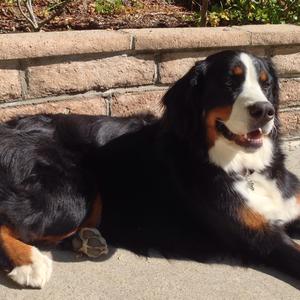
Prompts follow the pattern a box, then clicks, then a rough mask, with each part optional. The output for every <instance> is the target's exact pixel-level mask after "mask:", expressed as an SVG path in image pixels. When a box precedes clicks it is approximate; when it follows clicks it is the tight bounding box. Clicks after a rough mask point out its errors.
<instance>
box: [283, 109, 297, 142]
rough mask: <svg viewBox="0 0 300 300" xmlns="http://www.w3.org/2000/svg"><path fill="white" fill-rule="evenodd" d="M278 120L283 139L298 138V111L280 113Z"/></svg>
mask: <svg viewBox="0 0 300 300" xmlns="http://www.w3.org/2000/svg"><path fill="white" fill-rule="evenodd" d="M279 118H280V120H281V125H282V128H281V132H282V134H283V135H284V136H285V137H300V110H291V111H282V112H280V113H279Z"/></svg>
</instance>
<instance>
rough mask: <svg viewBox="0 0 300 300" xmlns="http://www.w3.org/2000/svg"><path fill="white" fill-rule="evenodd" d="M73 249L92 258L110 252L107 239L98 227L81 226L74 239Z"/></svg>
mask: <svg viewBox="0 0 300 300" xmlns="http://www.w3.org/2000/svg"><path fill="white" fill-rule="evenodd" d="M72 245H73V249H74V250H75V251H76V252H80V253H83V254H85V255H87V256H88V257H91V258H97V257H99V256H101V255H104V254H107V253H108V248H107V244H106V241H105V239H104V238H103V237H102V235H101V234H100V232H99V230H98V229H96V228H89V227H84V228H81V229H80V230H79V231H78V233H77V234H76V235H75V237H74V238H73V240H72Z"/></svg>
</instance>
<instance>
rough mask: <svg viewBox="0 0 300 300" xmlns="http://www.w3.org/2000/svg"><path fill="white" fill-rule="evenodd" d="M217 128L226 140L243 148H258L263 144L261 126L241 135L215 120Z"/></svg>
mask: <svg viewBox="0 0 300 300" xmlns="http://www.w3.org/2000/svg"><path fill="white" fill-rule="evenodd" d="M216 126H217V130H218V131H219V132H220V133H221V134H222V135H223V136H224V137H225V138H226V139H228V140H230V141H233V142H235V143H236V144H237V145H239V146H242V147H245V148H259V147H261V146H262V144H263V132H262V129H261V128H258V129H256V130H253V131H251V132H248V133H246V134H243V135H239V134H235V133H233V132H231V131H230V130H229V129H228V128H227V127H226V126H225V125H224V123H223V122H221V121H217V124H216Z"/></svg>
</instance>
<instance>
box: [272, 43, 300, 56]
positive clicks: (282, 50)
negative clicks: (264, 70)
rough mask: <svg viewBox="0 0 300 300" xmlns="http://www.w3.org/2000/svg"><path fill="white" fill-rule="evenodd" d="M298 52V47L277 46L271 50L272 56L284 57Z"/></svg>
mask: <svg viewBox="0 0 300 300" xmlns="http://www.w3.org/2000/svg"><path fill="white" fill-rule="evenodd" d="M298 52H300V46H299V45H288V46H286V45H284V46H282V47H281V46H280V45H279V46H278V47H275V48H273V50H272V55H285V54H295V53H298Z"/></svg>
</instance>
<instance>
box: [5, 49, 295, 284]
mask: <svg viewBox="0 0 300 300" xmlns="http://www.w3.org/2000/svg"><path fill="white" fill-rule="evenodd" d="M278 93H279V90H278V79H277V76H276V72H275V70H274V67H273V66H272V63H271V61H270V60H269V59H265V58H259V57H256V56H254V55H251V54H248V53H245V52H240V51H222V52H219V53H217V54H214V55H211V56H209V57H207V59H205V60H203V61H200V62H198V63H196V64H195V66H194V67H192V68H191V70H190V71H189V72H188V73H187V74H186V75H185V76H184V77H182V78H181V79H180V80H178V81H177V82H176V83H175V84H174V85H173V86H172V87H171V88H170V89H169V90H168V91H167V93H166V94H165V96H164V97H163V100H162V103H163V106H164V113H163V115H162V117H161V118H158V119H155V118H152V117H151V116H146V115H145V116H135V117H132V118H109V117H88V116H62V115H48V116H34V117H25V118H20V119H17V120H13V121H10V122H8V123H6V124H3V125H1V128H0V136H1V145H0V172H1V174H2V176H1V177H0V193H1V198H0V212H1V226H0V242H1V257H2V261H3V265H5V266H6V268H7V269H9V272H10V273H9V274H8V275H9V276H10V277H11V278H12V279H13V280H15V281H16V282H18V283H19V284H21V285H25V286H31V287H42V286H43V285H44V284H45V282H46V281H48V280H49V277H50V274H51V261H50V260H49V258H47V257H45V256H44V255H43V254H41V253H40V252H39V250H38V249H37V248H36V247H34V246H32V245H30V244H32V243H36V242H50V243H58V242H60V241H62V240H65V242H66V244H69V243H68V242H70V241H71V245H72V246H73V248H75V249H77V250H78V251H81V252H83V253H85V254H87V255H88V256H92V257H95V256H98V255H100V254H101V253H105V252H106V248H105V242H104V239H103V238H102V237H101V235H100V233H99V231H100V232H101V234H103V236H104V237H105V238H106V239H107V240H108V243H109V244H110V245H112V246H114V247H122V248H126V249H130V250H132V251H134V252H136V253H138V254H142V255H147V253H148V251H149V249H156V250H158V251H160V252H161V253H162V254H163V255H164V256H166V257H172V258H178V259H193V260H196V261H207V260H209V259H211V258H213V257H216V255H233V256H234V257H239V258H241V259H242V261H243V262H248V261H249V262H251V263H263V264H266V265H269V266H271V267H275V268H277V269H278V270H281V271H283V272H286V273H288V274H290V275H293V276H295V277H296V278H298V279H300V246H299V245H298V244H297V243H296V242H294V241H293V240H292V238H291V237H290V234H291V233H293V232H295V233H297V231H298V232H299V231H300V227H299V226H297V225H298V223H299V220H300V183H299V181H298V179H297V178H296V176H295V175H293V174H292V173H291V172H289V171H288V170H287V169H286V167H285V164H284V155H283V153H282V150H281V146H280V135H279V129H280V128H279V121H278ZM95 228H97V229H98V230H99V231H98V230H97V229H95ZM78 242H79V244H80V245H79V246H78ZM298 261H299V265H298Z"/></svg>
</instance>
